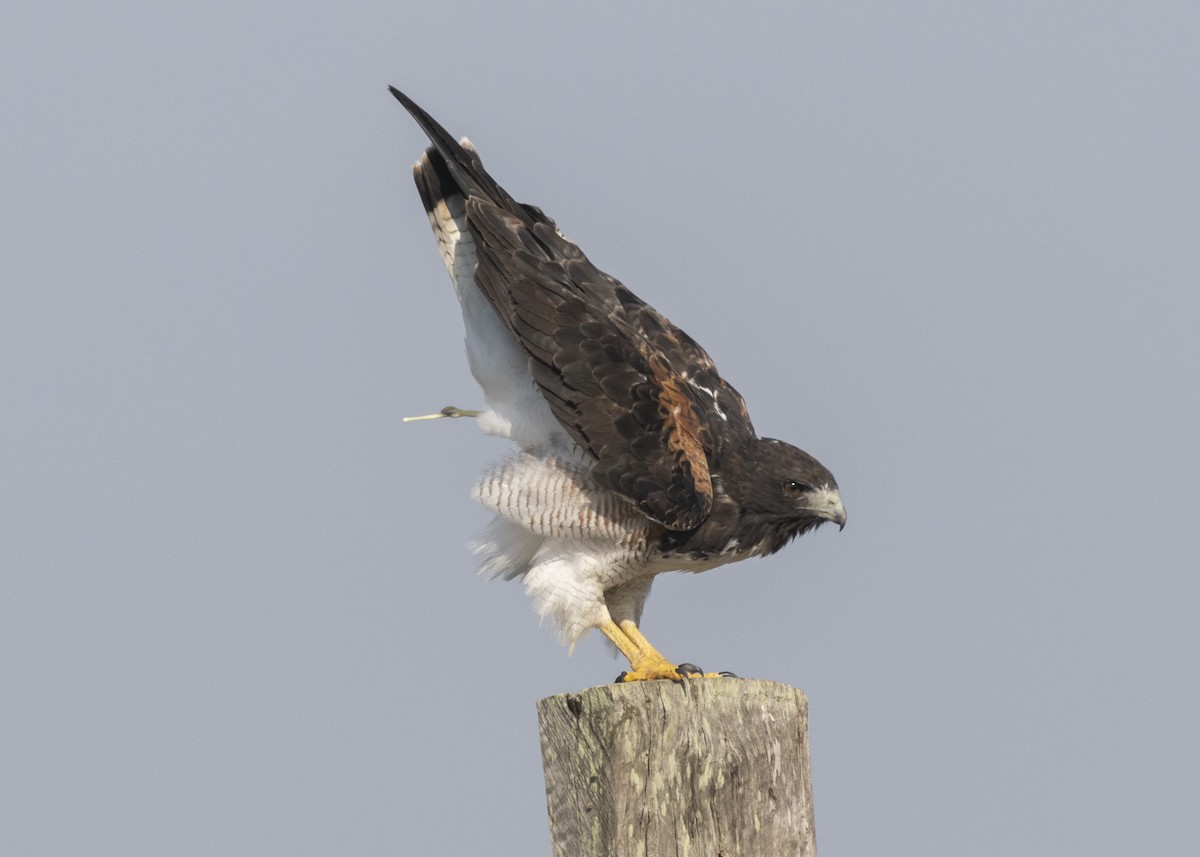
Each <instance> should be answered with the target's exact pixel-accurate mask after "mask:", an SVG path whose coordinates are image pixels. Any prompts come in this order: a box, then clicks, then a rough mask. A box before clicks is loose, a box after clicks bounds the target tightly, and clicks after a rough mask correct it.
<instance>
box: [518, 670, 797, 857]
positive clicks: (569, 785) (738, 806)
mask: <svg viewBox="0 0 1200 857" xmlns="http://www.w3.org/2000/svg"><path fill="white" fill-rule="evenodd" d="M537 708H538V725H539V729H540V733H541V741H542V764H543V767H544V769H545V773H546V803H547V807H548V809H549V811H550V840H551V844H552V846H553V852H554V855H555V857H667V855H670V857H676V855H679V857H686V855H695V857H751V855H755V857H791V855H804V857H815V855H816V853H817V850H816V841H815V838H814V834H813V804H812V777H811V774H810V771H809V760H808V700H807V699H805V697H804V694H803V693H802V692H800V691H799V690H797V689H795V688H792V687H788V686H787V685H782V684H776V683H775V682H769V681H758V680H754V679H737V678H730V679H715V678H713V679H692V680H690V681H685V682H682V683H680V684H674V683H672V682H669V681H642V682H634V683H631V684H610V685H604V686H601V687H593V688H591V689H589V690H585V691H583V692H581V693H564V694H560V695H558V696H550V697H547V698H546V699H543V700H541V701H539V702H538V706H537Z"/></svg>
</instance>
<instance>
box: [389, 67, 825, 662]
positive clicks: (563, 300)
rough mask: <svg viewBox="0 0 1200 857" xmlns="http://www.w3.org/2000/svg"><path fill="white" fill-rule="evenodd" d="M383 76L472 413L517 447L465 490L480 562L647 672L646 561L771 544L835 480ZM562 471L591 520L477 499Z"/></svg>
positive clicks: (724, 557)
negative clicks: (478, 526)
mask: <svg viewBox="0 0 1200 857" xmlns="http://www.w3.org/2000/svg"><path fill="white" fill-rule="evenodd" d="M391 91H392V94H393V95H394V96H395V97H396V98H397V99H398V100H399V101H400V102H401V104H403V105H404V107H405V108H406V109H407V110H408V111H409V113H411V114H412V115H413V117H414V118H415V119H416V120H417V122H418V123H419V124H420V125H421V127H422V129H423V130H424V131H425V133H426V134H427V135H428V136H429V139H430V141H431V142H432V143H433V145H432V146H431V147H430V148H429V149H428V150H427V151H426V153H425V155H424V157H423V158H422V159H421V161H419V162H418V164H417V166H416V167H415V168H414V177H415V179H416V183H417V187H418V190H419V192H420V195H421V200H422V202H423V204H424V205H425V209H426V211H427V212H428V213H429V216H430V221H431V223H432V225H433V227H434V231H435V234H436V235H437V237H438V240H439V244H440V245H441V247H442V252H443V256H444V258H445V260H446V264H447V267H448V269H449V270H450V273H451V276H452V278H453V279H454V281H455V286H456V290H457V291H458V293H459V298H460V300H461V301H462V303H463V313H464V319H465V320H466V324H467V333H468V357H469V359H470V361H471V368H472V371H473V372H474V373H475V375H476V378H477V379H478V380H479V382H480V385H481V386H482V387H483V390H484V393H485V397H486V398H487V399H488V405H489V407H488V408H487V409H485V411H484V412H483V414H482V416H481V417H480V424H481V425H482V426H483V427H484V428H485V430H488V431H491V432H493V433H496V434H501V435H504V436H508V437H511V438H513V439H514V440H516V441H517V443H518V444H519V445H520V446H521V447H522V448H523V449H524V450H525V453H524V455H523V456H521V457H519V458H518V459H514V460H513V462H509V463H508V464H506V465H502V466H501V467H500V468H497V469H495V470H493V471H492V472H491V473H490V474H489V475H488V476H486V477H485V479H484V483H482V484H483V485H486V486H488V487H487V489H486V491H481V493H480V499H481V500H483V501H484V502H485V504H487V505H489V507H490V508H493V511H496V512H497V515H498V516H499V518H500V520H499V523H498V524H497V527H496V528H495V531H494V532H493V535H492V537H491V541H490V542H487V541H486V540H485V545H484V553H485V554H487V555H488V556H489V558H488V560H487V565H488V566H489V567H490V568H492V570H494V571H497V572H498V573H503V574H505V575H507V576H523V577H524V578H525V581H526V586H527V588H529V589H530V591H531V593H532V594H533V595H534V597H535V598H536V599H537V600H538V604H539V607H540V608H541V609H542V611H543V613H549V614H552V615H554V616H555V618H556V619H557V620H558V621H559V624H560V627H562V628H563V630H564V634H565V635H566V636H567V637H568V638H569V639H571V640H572V642H573V641H574V639H575V638H577V637H578V636H579V634H580V633H582V632H583V631H584V630H586V629H587V628H589V627H597V628H600V629H601V630H602V631H604V633H605V634H606V635H607V636H608V637H609V639H610V640H612V641H613V642H614V644H615V645H617V647H618V648H619V649H621V651H622V652H624V653H625V654H626V655H627V656H629V657H630V661H631V664H632V665H633V667H634V673H633V675H634V677H635V678H647V677H651V678H652V677H663V676H661V675H659V673H661V672H663V671H664V670H665V667H662V664H659V663H658V660H661V656H659V655H658V654H657V652H653V650H652V649H651V648H650V647H649V645H648V644H647V643H645V641H644V638H643V637H641V635H640V632H638V631H637V629H636V627H633V628H628V627H626V625H625V623H626V622H628V623H634V622H636V621H637V619H638V617H640V614H641V607H642V604H643V602H644V600H645V597H646V593H648V591H649V583H650V580H651V578H652V577H653V575H654V574H657V573H659V572H661V571H666V570H670V569H672V568H675V569H685V570H692V571H699V570H704V569H705V568H711V567H713V566H715V565H720V564H722V563H725V562H730V561H734V560H738V559H742V558H745V557H747V556H752V555H763V554H767V553H772V552H774V551H776V550H778V549H779V548H780V547H782V546H783V545H784V544H786V543H787V542H788V541H789V540H790V539H792V538H794V537H795V536H796V535H799V534H801V533H803V532H806V531H807V530H809V529H812V528H813V527H815V526H818V525H819V524H820V523H822V522H824V521H827V520H832V521H835V522H837V523H838V524H839V525H844V523H845V511H844V509H843V507H842V504H841V499H840V495H839V493H838V489H837V483H836V482H835V481H834V478H833V476H832V474H830V473H829V471H828V470H826V469H825V468H824V467H823V466H822V465H821V464H820V463H819V462H817V461H816V459H814V458H813V457H812V456H810V455H808V454H807V453H805V452H803V451H802V450H799V449H797V448H796V447H793V446H790V445H789V444H785V443H783V442H781V441H775V440H770V439H762V438H759V437H758V436H757V435H756V433H755V431H754V427H753V425H752V424H751V422H750V417H749V415H748V413H747V410H746V405H745V402H744V401H743V399H742V397H741V396H740V395H739V394H738V392H737V391H736V390H735V389H734V388H733V387H732V386H730V385H729V384H728V383H727V382H726V381H725V380H724V379H723V378H721V376H720V374H719V373H718V372H717V368H716V365H715V364H714V363H713V360H712V358H711V357H709V355H708V353H707V352H705V350H704V349H703V348H701V347H700V346H699V345H698V344H697V343H696V342H695V341H694V340H693V339H692V338H691V337H689V336H688V335H687V334H686V333H684V332H683V331H681V330H680V329H679V328H677V327H675V326H674V325H673V324H671V322H670V321H668V320H667V319H666V318H665V317H664V316H662V315H661V314H660V313H658V312H657V311H656V310H655V309H654V308H653V307H651V306H649V305H648V304H646V303H645V302H644V301H642V300H641V299H639V298H638V297H637V296H636V295H634V294H633V293H632V292H631V291H630V290H629V289H627V288H626V287H625V286H623V285H622V284H621V283H620V282H618V281H617V280H615V279H614V278H612V277H611V276H609V275H608V274H605V273H604V272H603V271H601V270H599V269H598V268H596V267H595V266H594V265H592V263H591V262H590V261H588V259H587V257H586V256H585V255H584V254H583V252H582V251H581V250H580V249H579V248H578V247H577V246H576V245H575V244H573V243H571V242H570V241H568V240H567V239H566V238H565V237H563V235H562V233H561V232H559V230H558V228H557V226H556V225H555V224H554V221H552V220H551V219H550V218H549V217H547V216H546V215H545V214H544V213H543V212H542V211H541V210H540V209H538V208H536V207H535V206H531V205H525V204H522V203H519V202H517V201H516V200H514V199H513V198H512V197H511V196H510V195H509V194H508V193H507V192H506V191H505V190H504V189H503V188H501V187H500V186H499V185H498V184H497V183H496V182H495V180H494V179H492V177H491V176H490V175H488V173H487V172H486V171H485V170H484V168H483V164H482V162H481V161H480V159H479V156H478V154H477V153H476V152H475V150H474V148H473V147H472V146H470V144H469V143H468V142H467V141H465V140H464V141H461V142H460V141H456V140H454V138H452V137H451V136H450V135H449V134H448V133H447V132H446V131H445V129H443V128H442V127H441V126H440V125H439V124H438V123H437V122H435V121H434V120H433V119H432V117H430V116H429V115H428V114H427V113H426V112H425V111H424V110H422V109H421V108H420V107H418V106H417V105H416V104H415V103H413V102H412V100H411V99H409V98H407V97H406V96H405V95H403V94H402V93H400V92H399V91H397V90H395V89H392V90H391ZM480 296H481V297H482V300H480ZM530 391H533V392H530ZM566 462H569V464H568V463H566ZM505 468H507V469H505ZM501 471H503V472H501ZM564 474H566V475H567V476H569V479H568V481H569V483H570V485H571V486H573V488H572V490H570V491H566V490H562V491H558V492H557V493H554V496H553V497H550V496H549V494H547V497H548V499H547V502H557V503H561V504H564V508H568V509H576V513H573V514H576V516H577V517H578V519H579V520H593V519H595V520H600V519H599V518H593V517H589V515H594V510H595V508H600V507H603V508H604V509H605V510H610V511H607V512H606V513H605V517H604V518H603V520H604V521H605V522H607V523H606V524H605V527H598V528H597V529H596V531H594V532H593V531H588V530H587V529H586V528H584V529H582V530H578V531H576V530H574V529H570V528H568V529H566V530H561V532H560V531H553V532H549V531H544V528H539V526H538V525H537V524H536V520H537V519H545V520H549V519H555V520H557V519H558V518H559V517H561V514H560V513H561V511H562V510H561V509H558V510H546V511H547V513H549V512H551V511H553V514H548V517H547V515H541V516H538V515H534V516H532V517H530V518H529V520H525V519H522V518H520V517H519V516H515V515H507V516H506V507H505V506H504V504H503V503H501V502H499V501H495V500H494V498H496V497H508V496H510V495H511V496H513V497H527V496H533V495H535V494H536V493H537V492H536V491H535V490H532V489H533V488H536V487H537V486H539V485H541V484H542V483H545V484H551V483H553V484H555V485H559V486H560V487H561V486H562V485H565V484H567V483H566V482H564V481H563V480H564V478H566V477H565V476H564ZM517 483H521V484H517ZM497 486H501V487H497ZM503 486H508V487H503ZM527 488H528V489H530V490H525V489H527ZM531 491H532V493H531ZM488 498H493V499H492V500H489V499H488ZM614 500H615V501H616V504H615V506H614ZM521 503H522V504H524V505H522V508H526V507H527V506H528V505H529V503H528V501H527V500H524V499H523V500H522V501H521ZM571 503H575V504H578V505H577V507H576V506H571V505H570V504H571ZM623 504H627V505H623ZM614 508H615V509H616V510H617V512H612V511H611V510H612V509H614ZM622 508H624V509H626V510H627V511H625V512H620V509H622ZM556 516H557V517H556ZM639 516H640V517H639ZM526 517H529V516H528V515H526ZM568 517H569V515H568ZM613 521H625V524H623V525H621V526H623V527H624V529H623V530H621V531H622V532H624V533H625V534H626V535H627V536H628V537H627V538H623V539H618V540H615V541H614V539H613V538H612V525H611V524H612V522H613ZM510 525H512V526H510ZM514 527H515V529H514ZM600 530H603V533H601V532H600ZM561 533H566V534H567V535H562V534H561ZM617 542H619V544H617ZM566 590H571V591H570V592H566V594H564V592H565V591H566ZM574 590H579V592H582V593H583V594H582V595H580V594H579V592H575V591H574ZM593 602H594V603H593ZM618 626H619V627H618ZM618 634H619V635H620V636H618ZM650 653H653V657H652V656H651V654H650ZM656 659H657V660H656ZM652 661H653V662H654V663H653V665H651V662H652ZM663 663H665V661H664V662H663ZM667 666H670V665H669V664H667ZM656 669H657V670H658V672H655V670H656ZM673 669H674V667H671V670H673ZM667 672H670V671H669V670H667ZM667 677H675V676H673V675H669V676H667Z"/></svg>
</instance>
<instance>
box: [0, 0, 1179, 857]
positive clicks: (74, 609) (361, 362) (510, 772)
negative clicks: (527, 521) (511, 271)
mask: <svg viewBox="0 0 1200 857" xmlns="http://www.w3.org/2000/svg"><path fill="white" fill-rule="evenodd" d="M9 5H10V8H8V9H7V10H6V11H5V12H4V13H3V20H2V22H0V92H2V98H3V120H2V122H0V140H2V145H3V151H2V170H3V172H2V175H0V180H2V182H3V185H2V188H0V193H2V201H0V216H2V218H3V222H2V224H0V226H2V229H0V242H2V244H0V248H2V254H3V256H2V271H3V273H2V275H0V276H2V278H3V301H2V304H0V408H2V411H0V504H2V508H0V852H2V853H4V854H6V855H21V857H33V855H68V854H79V855H85V854H86V855H122V857H131V856H132V855H163V854H171V855H218V854H219V855H332V854H337V855H384V854H389V855H390V854H514V855H516V854H545V853H548V835H547V831H546V821H545V806H544V797H543V792H542V783H541V761H540V757H539V751H538V747H537V738H536V722H535V714H534V701H535V700H536V699H537V698H539V697H541V696H545V695H549V694H554V693H559V692H563V691H569V690H577V689H580V688H583V687H587V686H591V685H594V684H598V683H603V682H606V681H609V680H611V678H612V677H613V676H614V675H615V674H616V673H617V672H618V670H619V669H620V668H621V664H620V663H618V662H617V661H616V660H614V659H613V658H612V657H611V656H610V655H609V654H608V652H607V651H606V648H605V646H603V645H602V644H601V642H600V641H599V640H598V638H595V637H592V638H588V639H587V640H585V641H584V642H583V643H582V644H581V645H580V646H579V648H578V650H577V651H576V653H575V655H574V656H573V657H571V658H568V657H567V655H566V652H565V650H563V649H561V648H560V647H559V646H558V645H557V644H556V642H555V640H554V638H553V635H552V633H551V632H550V629H548V628H539V627H538V623H537V621H536V618H535V617H534V615H533V613H532V610H531V609H530V606H529V604H528V603H527V601H526V599H525V596H524V595H523V593H522V592H521V590H520V587H519V586H516V585H512V584H503V583H486V582H484V581H483V580H482V579H480V578H478V577H476V576H475V575H474V574H473V568H474V559H473V558H472V557H471V556H470V554H469V553H468V551H467V549H466V547H465V545H466V542H467V540H468V539H469V538H470V537H471V536H472V535H473V534H475V533H476V532H477V531H478V530H479V529H480V528H481V527H482V526H483V524H484V523H485V515H484V513H483V512H482V511H481V510H479V509H478V508H476V507H475V506H473V505H472V503H471V501H470V500H469V496H468V495H469V489H470V487H471V485H472V484H473V481H474V480H475V478H476V477H477V476H478V474H479V473H480V472H481V471H482V469H483V468H484V467H485V466H486V464H487V463H488V462H490V461H493V460H495V459H496V458H498V457H500V456H501V455H503V454H504V452H505V445H504V444H503V443H501V442H499V441H497V440H495V439H493V438H488V437H485V436H483V435H481V434H480V433H479V432H478V431H477V430H476V428H475V427H474V426H473V425H471V424H469V423H468V422H467V421H442V422H440V423H418V424H402V422H401V418H402V417H403V416H406V415H411V414H419V413H426V412H430V411H433V410H436V409H437V408H440V407H441V406H442V405H445V404H455V405H460V406H463V407H469V406H471V405H474V404H476V403H477V402H478V400H479V397H478V395H477V391H476V389H475V387H474V385H473V382H472V380H471V378H470V376H469V374H468V372H467V370H466V366H465V360H464V358H463V356H462V349H461V335H462V334H461V321H460V319H459V316H458V309H457V306H456V304H455V301H454V298H453V295H452V292H451V290H450V288H449V283H448V279H447V277H446V274H445V272H444V270H443V269H442V267H441V262H440V260H439V257H438V254H437V252H436V249H435V246H434V243H433V240H432V238H431V236H430V234H429V229H428V225H427V223H426V220H425V215H424V213H423V212H422V210H421V207H420V203H419V201H418V199H417V195H416V191H415V189H414V188H413V186H412V184H411V180H410V177H409V167H410V165H411V163H412V162H413V161H414V160H415V159H416V157H417V156H418V155H419V153H420V151H421V149H422V147H423V146H424V141H423V138H422V137H421V135H420V132H419V130H418V129H417V127H416V126H415V124H414V123H413V122H412V121H411V120H410V119H409V118H408V116H407V115H405V114H404V113H403V111H402V110H401V108H400V107H399V105H398V104H396V103H395V102H394V101H393V100H392V98H391V96H390V95H389V94H388V93H387V90H386V85H387V84H395V85H397V86H399V87H401V88H403V89H405V90H406V91H407V92H409V93H410V94H411V95H412V96H413V97H414V98H416V99H417V100H418V101H419V102H420V103H422V104H423V105H424V106H425V107H426V108H428V109H429V110H430V111H431V112H432V113H433V114H434V115H435V116H436V117H438V118H439V119H440V120H441V121H442V122H443V123H444V124H446V125H447V126H448V127H449V128H450V129H451V131H452V132H453V133H455V134H466V135H469V136H470V137H471V138H472V139H473V140H474V142H475V143H476V145H477V146H478V147H479V148H480V150H481V152H482V153H483V156H484V160H485V163H487V165H488V166H489V168H490V169H491V171H492V172H493V173H494V175H495V176H496V177H497V178H498V179H499V180H500V181H501V182H502V183H503V184H504V185H505V186H506V187H508V189H509V190H510V191H512V192H513V193H514V195H515V196H517V198H519V199H522V200H527V201H529V202H533V203H536V204H538V205H541V206H542V207H543V208H545V210H546V211H547V212H549V213H550V214H551V215H552V216H554V217H555V218H556V219H557V220H558V221H559V223H560V224H561V226H562V227H563V229H564V231H565V232H566V233H567V234H568V235H569V236H571V237H572V238H573V239H574V240H576V241H577V242H578V243H579V244H580V245H581V246H582V247H583V248H584V250H585V251H586V252H587V253H588V254H589V256H590V257H591V258H592V259H593V261H595V262H596V263H597V264H598V265H599V266H600V267H602V268H604V269H605V270H607V271H609V272H611V273H612V274H614V275H615V276H617V277H619V278H620V279H622V280H623V281H624V282H625V283H627V284H628V285H629V286H630V287H631V288H632V289H633V290H634V291H635V292H637V293H638V294H639V295H640V296H642V297H643V298H645V299H646V300H648V301H650V302H651V303H652V304H654V305H655V306H656V307H658V308H659V309H660V310H662V311H663V312H664V313H666V314H667V315H668V316H670V317H671V319H672V320H673V321H675V322H676V323H677V324H679V325H680V326H681V327H683V328H684V329H685V330H687V331H688V332H689V333H691V334H692V335H693V336H694V337H696V338H697V339H698V340H699V341H700V342H701V343H703V344H704V345H705V346H706V347H707V348H708V350H709V351H710V352H711V353H712V354H713V355H714V356H715V358H716V359H717V361H718V364H719V365H720V367H721V369H722V372H723V374H724V375H725V376H726V377H727V378H728V379H730V380H731V382H732V383H733V384H735V385H736V386H737V387H738V388H739V390H740V391H741V392H742V393H743V394H744V395H745V397H746V399H747V400H748V402H749V403H750V409H751V413H752V414H753V416H754V419H755V422H756V425H757V427H758V429H759V431H760V432H761V433H762V434H764V435H769V436H778V437H782V438H785V439H788V440H790V441H793V442H795V443H797V444H799V445H801V446H803V447H804V448H806V449H808V450H809V451H810V452H812V453H814V454H815V455H817V456H818V457H819V458H820V459H821V460H822V461H823V462H824V463H826V464H827V465H828V466H829V467H830V468H831V469H832V470H833V471H834V473H836V474H837V476H838V479H839V481H840V483H841V485H842V488H843V494H844V497H845V500H846V505H847V508H848V510H849V516H850V520H849V525H848V526H847V528H846V530H845V531H844V532H842V533H838V532H837V530H836V529H833V528H825V529H823V530H821V531H819V532H817V533H815V534H812V535H809V536H807V537H805V538H804V539H802V540H801V541H800V542H799V543H797V544H795V545H793V546H792V547H790V548H789V549H788V550H786V551H784V552H783V553H781V554H779V555H777V556H775V557H772V558H770V559H768V560H754V561H749V562H745V563H742V564H740V565H736V566H731V567H727V568H725V569H722V570H718V571H715V572H713V573H711V574H707V575H701V576H669V577H665V578H660V579H659V582H658V584H657V585H656V587H655V592H654V594H653V596H652V597H651V599H650V602H649V608H648V610H647V614H646V621H645V627H646V629H647V633H648V634H649V635H650V636H651V638H652V639H653V640H655V641H656V643H657V644H658V645H659V646H660V648H662V649H663V651H664V652H665V653H667V654H668V656H672V657H675V658H678V659H681V660H690V661H694V662H696V663H699V664H700V665H702V666H704V667H706V668H708V669H729V670H733V671H735V672H738V673H740V674H743V675H749V676H756V677H762V678H771V679H775V680H778V681H781V682H786V683H789V684H793V685H796V686H799V687H802V688H803V689H804V690H805V691H806V692H807V694H808V696H809V699H810V705H811V715H812V722H811V741H812V762H813V774H814V779H815V790H816V818H817V834H818V842H819V845H820V850H821V853H822V855H824V857H839V855H846V857H849V855H855V857H861V855H870V854H913V855H918V854H919V855H964V854H970V855H1010V854H1013V853H1020V854H1044V855H1062V854H1079V855H1124V854H1130V853H1142V854H1193V853H1195V852H1194V848H1195V818H1196V807H1197V804H1198V802H1200V776H1198V775H1197V771H1198V770H1200V738H1198V737H1197V736H1198V735H1200V730H1197V728H1196V719H1197V711H1198V710H1200V681H1198V680H1197V672H1198V670H1197V654H1198V646H1200V631H1198V630H1197V608H1198V606H1200V578H1198V576H1197V569H1198V568H1200V561H1198V559H1200V549H1198V547H1200V544H1198V543H1200V535H1198V534H1200V526H1198V525H1197V520H1196V518H1197V506H1198V504H1197V486H1198V485H1200V456H1198V454H1197V446H1198V442H1197V438H1198V437H1200V392H1198V384H1197V374H1198V369H1200V345H1198V339H1200V335H1198V327H1200V241H1198V240H1197V239H1198V237H1200V169H1198V157H1197V153H1198V152H1200V98H1198V97H1197V93H1198V92H1200V50H1198V49H1197V46H1198V45H1200V6H1197V4H1195V3H1194V2H1178V3H1163V2H1150V3H1145V4H1127V3H1082V2H1080V3H1066V2H1049V3H1047V2H1037V3H950V2H945V3H920V2H918V3H904V4H896V3H838V4H820V5H817V4H807V3H804V4H800V3H797V4H761V5H758V4H732V3H728V4H708V3H682V2H673V3H660V4H654V6H653V8H649V9H648V8H647V4H622V3H610V4H604V5H603V8H593V9H590V10H586V9H584V8H582V4H577V5H570V4H552V3H543V4H531V3H508V4H494V3H475V4H458V3H436V4H435V3H424V4H415V3H407V4H406V3H396V2H390V3H364V4H333V3H330V4H314V3H304V2H300V3H257V4H245V3H225V2H207V3H204V4H189V3H182V4H156V3H144V2H142V3H137V2H127V3H121V2H117V3H108V4H83V3H73V4H72V3H53V2H51V3H42V4H32V3H27V4H9Z"/></svg>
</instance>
